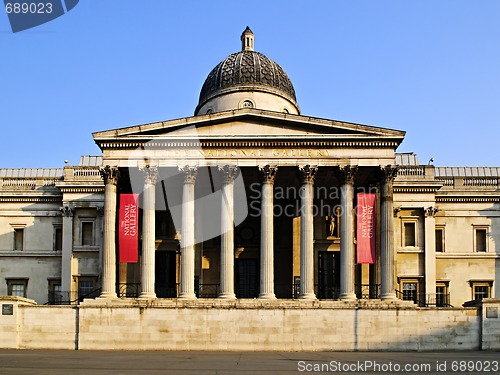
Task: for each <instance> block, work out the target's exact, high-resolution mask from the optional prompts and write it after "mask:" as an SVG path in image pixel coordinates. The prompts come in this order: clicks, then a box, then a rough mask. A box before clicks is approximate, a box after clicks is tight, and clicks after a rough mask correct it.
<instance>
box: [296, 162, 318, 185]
mask: <svg viewBox="0 0 500 375" xmlns="http://www.w3.org/2000/svg"><path fill="white" fill-rule="evenodd" d="M317 172H318V166H317V165H309V164H308V165H306V166H304V167H299V177H300V182H301V183H303V184H313V183H314V178H315V177H316V173H317Z"/></svg>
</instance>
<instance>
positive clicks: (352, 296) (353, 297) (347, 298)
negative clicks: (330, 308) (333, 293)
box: [340, 293, 358, 301]
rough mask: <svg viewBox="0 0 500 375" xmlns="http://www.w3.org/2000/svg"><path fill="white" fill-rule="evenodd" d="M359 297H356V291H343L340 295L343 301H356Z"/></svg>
mask: <svg viewBox="0 0 500 375" xmlns="http://www.w3.org/2000/svg"><path fill="white" fill-rule="evenodd" d="M357 299H358V298H357V297H356V294H354V293H343V294H341V295H340V300H341V301H355V300H357Z"/></svg>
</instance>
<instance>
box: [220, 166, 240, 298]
mask: <svg viewBox="0 0 500 375" xmlns="http://www.w3.org/2000/svg"><path fill="white" fill-rule="evenodd" d="M219 170H220V171H221V172H222V175H223V183H222V201H221V253H220V293H219V298H225V299H234V298H236V296H235V294H234V179H235V177H236V176H237V174H238V167H236V166H233V165H225V166H223V167H219Z"/></svg>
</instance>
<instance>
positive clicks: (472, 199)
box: [436, 196, 500, 203]
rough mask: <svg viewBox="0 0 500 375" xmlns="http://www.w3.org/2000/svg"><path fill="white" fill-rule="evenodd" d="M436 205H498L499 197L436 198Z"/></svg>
mask: <svg viewBox="0 0 500 375" xmlns="http://www.w3.org/2000/svg"><path fill="white" fill-rule="evenodd" d="M436 203H500V196H482V197H480V196H436Z"/></svg>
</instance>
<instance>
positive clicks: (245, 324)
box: [0, 297, 500, 351]
mask: <svg viewBox="0 0 500 375" xmlns="http://www.w3.org/2000/svg"><path fill="white" fill-rule="evenodd" d="M487 301H488V305H487V306H488V307H497V308H498V307H499V306H500V301H499V300H487ZM0 303H1V304H13V305H14V306H15V307H14V314H13V315H0V348H25V349H42V348H43V349H85V350H96V349H101V350H116V349H119V350H250V351H254V350H256V351H257V350H264V351H266V350H267V351H273V350H279V351H333V350H336V351H352V350H360V351H370V350H373V351H375V350H377V351H381V350H382V351H383V350H395V351H409V350H477V349H481V348H483V349H487V350H498V349H500V345H499V344H498V342H500V319H496V318H487V319H486V317H485V314H486V312H485V311H486V310H485V309H481V308H480V307H471V308H450V309H434V308H417V307H415V306H413V305H408V304H388V303H383V302H380V301H371V302H369V303H366V302H363V301H360V302H359V303H357V304H354V303H353V304H346V303H344V302H338V301H314V302H306V301H288V300H278V301H272V302H268V301H266V302H263V301H262V302H261V301H258V300H239V301H235V302H230V301H220V300H198V301H180V300H156V301H153V302H149V303H148V302H145V301H139V300H118V301H114V302H109V301H108V302H105V301H99V300H92V301H86V302H85V303H83V304H82V305H80V306H37V305H34V304H30V303H28V302H27V300H25V299H18V300H16V298H15V297H10V300H9V301H6V300H1V297H0ZM485 306H486V304H485ZM488 311H490V312H491V311H493V310H488ZM16 322H17V323H16Z"/></svg>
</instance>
